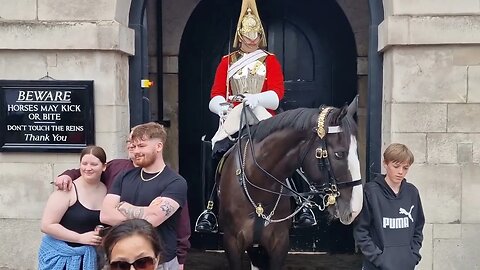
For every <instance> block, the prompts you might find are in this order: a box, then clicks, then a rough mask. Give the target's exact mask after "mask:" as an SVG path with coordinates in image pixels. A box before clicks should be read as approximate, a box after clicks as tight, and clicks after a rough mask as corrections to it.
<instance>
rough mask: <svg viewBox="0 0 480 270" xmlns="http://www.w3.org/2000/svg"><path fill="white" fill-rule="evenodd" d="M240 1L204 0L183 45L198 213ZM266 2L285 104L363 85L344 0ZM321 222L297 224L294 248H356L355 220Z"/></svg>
mask: <svg viewBox="0 0 480 270" xmlns="http://www.w3.org/2000/svg"><path fill="white" fill-rule="evenodd" d="M240 4H241V1H239V0H204V1H201V2H200V3H199V5H198V6H197V7H196V9H195V10H194V12H193V13H192V15H191V17H190V19H189V21H188V23H187V25H186V27H185V31H184V34H183V37H182V42H181V45H180V53H179V160H180V164H179V165H180V173H181V174H182V175H183V176H184V177H185V178H186V179H188V180H189V206H190V211H191V215H192V217H195V216H196V215H198V214H199V213H200V212H201V211H202V209H203V207H204V205H202V204H201V203H200V202H203V201H204V198H203V197H204V191H203V190H202V187H203V184H202V182H201V181H202V179H201V164H200V162H199V160H200V156H201V144H200V139H201V137H202V136H203V135H206V137H207V138H211V136H212V135H213V133H214V132H215V131H216V128H217V123H218V119H217V117H216V116H215V115H214V114H212V113H211V112H209V111H208V102H209V96H210V87H211V85H212V81H213V77H214V73H215V69H216V66H217V64H218V62H219V61H220V58H221V57H222V55H225V54H227V53H228V51H229V49H228V48H229V47H230V46H229V44H230V42H231V41H232V40H233V36H232V33H234V31H235V27H236V22H237V18H238V13H239V10H240ZM258 8H259V12H260V14H261V18H262V20H263V23H264V27H265V29H266V30H267V36H268V50H269V51H270V52H273V53H275V54H276V55H277V57H278V58H279V60H280V62H281V64H282V67H283V71H284V75H285V86H286V95H285V98H284V100H283V101H282V103H281V107H282V108H283V109H286V110H288V109H293V108H297V107H318V106H319V105H321V104H331V105H335V106H341V105H343V104H344V103H345V102H348V101H350V100H352V99H353V97H354V96H355V95H356V93H357V90H356V89H357V88H356V85H357V74H356V67H357V66H356V48H355V40H354V36H353V33H352V30H351V27H350V25H349V23H348V20H347V19H346V17H345V15H344V14H343V12H342V10H341V9H340V7H339V6H338V5H337V3H336V1H334V0H329V1H307V0H298V1H286V0H282V1H279V0H265V1H262V2H259V6H258ZM192 220H193V219H192ZM321 224H322V225H320V226H317V227H315V228H312V229H309V230H303V231H296V230H293V231H292V248H293V249H295V250H306V251H335V252H341V251H349V250H353V239H351V233H350V230H351V229H350V228H349V227H345V226H340V225H338V224H336V223H335V222H333V223H328V222H327V221H325V220H323V221H322V222H321ZM327 224H329V225H327ZM312 235H313V236H314V237H312ZM342 237H343V238H342ZM320 239H321V241H320ZM217 240H218V239H216V238H215V237H213V236H208V235H197V234H195V233H194V235H193V237H192V243H193V245H194V246H196V247H202V248H217V245H218V242H217Z"/></svg>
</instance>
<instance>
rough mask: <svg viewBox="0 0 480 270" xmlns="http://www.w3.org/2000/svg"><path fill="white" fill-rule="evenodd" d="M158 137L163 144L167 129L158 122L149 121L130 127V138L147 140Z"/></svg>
mask: <svg viewBox="0 0 480 270" xmlns="http://www.w3.org/2000/svg"><path fill="white" fill-rule="evenodd" d="M148 139H160V141H162V143H164V144H165V142H166V141H167V131H166V130H165V127H163V125H161V124H159V123H155V122H149V123H145V124H140V125H137V126H135V127H133V128H132V132H131V136H130V140H132V141H136V140H148Z"/></svg>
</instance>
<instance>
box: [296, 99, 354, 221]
mask: <svg viewBox="0 0 480 270" xmlns="http://www.w3.org/2000/svg"><path fill="white" fill-rule="evenodd" d="M351 106H352V105H350V107H349V106H347V105H345V106H344V107H342V108H340V109H338V108H334V107H321V108H320V113H319V114H318V118H317V119H316V123H315V127H314V129H313V132H312V133H313V134H312V136H311V137H310V139H309V141H308V142H307V143H305V144H304V147H305V150H304V151H303V153H305V154H304V156H302V161H301V167H302V170H303V171H304V173H305V174H306V176H307V178H308V179H309V180H310V181H311V182H312V184H313V186H314V187H315V189H316V191H317V192H318V194H320V198H321V202H320V204H322V205H320V206H321V207H326V208H327V209H328V211H329V213H330V214H331V215H332V216H334V217H338V218H339V219H340V222H342V223H343V224H346V225H348V224H350V223H352V222H353V220H354V219H355V217H356V216H357V215H358V214H359V213H360V210H361V209H362V203H363V193H362V185H361V175H360V162H359V159H358V155H357V140H356V125H355V121H354V120H353V117H352V114H353V113H354V111H353V110H352V107H351Z"/></svg>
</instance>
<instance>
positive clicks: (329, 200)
mask: <svg viewBox="0 0 480 270" xmlns="http://www.w3.org/2000/svg"><path fill="white" fill-rule="evenodd" d="M245 107H246V106H244V108H243V109H242V115H241V119H240V129H239V130H242V129H241V128H242V126H243V120H245V121H246V122H247V123H246V130H247V136H248V139H247V141H246V144H245V149H244V154H243V155H242V153H241V151H242V150H241V138H242V136H241V135H240V136H239V138H240V140H239V146H238V154H239V159H240V160H241V172H240V173H239V172H237V175H238V174H241V177H240V178H241V185H242V186H243V188H244V191H245V194H246V195H247V198H248V200H249V201H250V203H251V204H252V206H253V207H254V208H255V212H256V213H257V215H258V216H259V217H262V218H263V219H265V226H266V225H268V224H269V223H271V222H282V221H285V220H287V219H290V218H291V217H293V216H294V215H296V214H297V213H298V212H299V211H300V210H301V209H302V208H303V207H306V206H316V207H317V208H318V209H319V210H320V211H323V210H325V209H326V207H328V206H329V205H333V204H335V203H336V198H337V197H339V196H340V192H339V191H338V188H343V187H350V186H355V185H358V184H361V180H355V181H344V182H339V183H337V180H336V178H335V175H334V173H333V170H332V168H331V165H330V161H329V157H328V151H327V147H326V141H325V140H324V139H323V138H324V137H325V135H326V134H327V133H329V132H327V131H325V119H326V117H327V115H328V113H329V112H330V111H331V110H332V108H331V107H327V108H321V111H320V114H319V117H318V122H317V129H316V133H317V135H318V136H319V137H320V139H321V140H320V141H321V145H320V146H321V147H319V148H317V149H316V151H315V156H316V158H317V159H318V160H319V162H318V167H319V169H320V170H321V171H324V168H327V172H326V173H327V179H328V184H324V186H327V187H324V188H323V189H322V190H320V191H319V190H317V189H316V188H315V186H313V185H311V184H310V182H309V181H308V179H307V178H306V177H305V175H304V174H303V172H302V170H301V164H302V163H303V160H304V159H305V157H306V155H307V154H308V152H309V148H310V146H311V144H312V143H313V141H314V138H315V137H312V138H311V139H310V140H309V143H308V147H307V150H306V151H305V154H304V155H303V157H302V158H301V159H300V166H299V168H300V169H297V170H296V171H297V173H298V174H299V175H300V176H301V177H302V179H303V180H304V181H305V182H307V184H308V185H309V187H310V190H311V192H306V193H299V192H297V191H295V190H294V189H292V188H291V187H289V186H288V185H287V184H284V183H283V182H282V181H280V180H278V179H277V178H276V177H275V176H273V175H272V174H271V173H269V172H268V171H267V170H265V169H264V168H263V167H262V166H261V165H260V164H258V162H257V160H256V158H255V154H254V153H255V151H254V145H253V142H252V143H250V151H251V153H252V158H253V162H254V164H255V165H256V166H257V168H259V169H260V170H261V171H262V172H263V173H265V174H266V175H268V176H269V177H270V178H272V179H274V180H275V181H276V182H277V183H279V184H280V185H281V187H280V192H276V191H272V190H268V189H265V188H262V187H260V186H257V185H255V184H254V183H252V182H251V181H250V180H249V179H248V177H247V176H246V172H245V162H246V151H247V146H248V144H249V141H251V140H252V134H251V131H250V126H249V125H248V119H247V115H246V112H247V110H249V112H250V113H251V114H252V115H253V116H254V114H253V112H252V110H251V109H250V108H248V107H247V108H245ZM337 129H339V128H338V127H337ZM337 132H340V130H337ZM332 133H333V132H332ZM245 182H246V183H248V184H249V185H251V186H252V187H255V188H257V189H259V190H262V191H265V192H268V193H271V194H276V195H278V198H277V200H276V203H275V205H274V208H273V209H272V211H271V212H270V214H269V215H268V216H266V215H265V214H263V212H264V209H263V207H262V205H261V203H259V204H258V205H257V204H256V203H255V202H254V201H253V199H252V198H251V196H250V194H249V192H248V189H247V187H246V185H245ZM284 187H285V188H286V189H287V190H288V191H290V192H291V193H284V192H283V188H284ZM292 193H293V195H292ZM294 195H296V196H298V197H299V198H300V200H301V201H303V203H302V205H301V206H299V207H297V209H296V210H295V211H294V212H293V213H292V214H291V215H289V216H287V217H285V218H282V219H278V220H273V219H271V217H272V216H273V214H274V211H275V209H276V207H277V206H278V203H279V201H280V198H281V196H294ZM305 195H306V196H307V197H305ZM312 195H320V196H321V197H322V202H323V205H318V204H317V203H316V202H314V201H312V200H310V198H309V197H311V196H312ZM322 195H323V196H322Z"/></svg>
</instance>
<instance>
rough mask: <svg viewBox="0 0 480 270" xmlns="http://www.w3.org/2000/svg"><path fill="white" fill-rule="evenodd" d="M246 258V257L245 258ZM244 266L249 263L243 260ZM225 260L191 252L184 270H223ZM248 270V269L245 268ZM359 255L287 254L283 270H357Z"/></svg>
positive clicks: (222, 256) (218, 254) (220, 254)
mask: <svg viewBox="0 0 480 270" xmlns="http://www.w3.org/2000/svg"><path fill="white" fill-rule="evenodd" d="M245 257H246V256H245ZM244 265H245V266H248V265H249V263H248V261H247V260H246V259H245V263H244ZM225 269H228V265H227V259H226V257H225V254H224V253H223V252H208V251H195V250H192V251H190V252H189V253H188V259H187V263H186V265H185V270H225ZM245 269H250V267H249V266H248V267H245ZM359 269H361V256H360V255H345V254H341V255H329V254H311V253H310V254H305V253H303V254H298V253H295V254H288V256H287V259H286V265H285V267H284V268H283V270H359Z"/></svg>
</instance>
